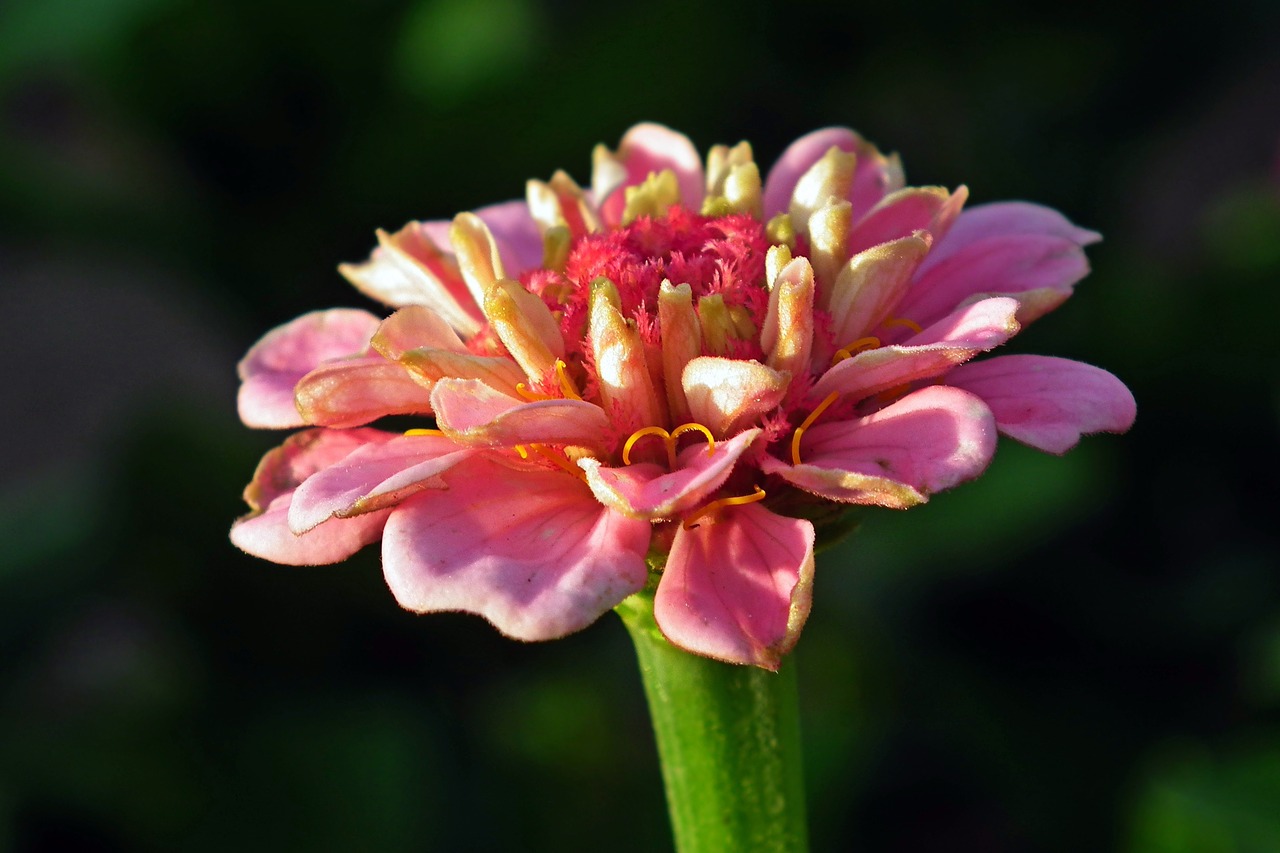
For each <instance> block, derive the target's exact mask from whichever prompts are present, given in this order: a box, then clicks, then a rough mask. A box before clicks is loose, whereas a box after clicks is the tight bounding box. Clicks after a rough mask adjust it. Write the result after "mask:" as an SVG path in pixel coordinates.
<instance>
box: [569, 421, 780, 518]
mask: <svg viewBox="0 0 1280 853" xmlns="http://www.w3.org/2000/svg"><path fill="white" fill-rule="evenodd" d="M758 435H760V430H758V429H752V430H747V431H746V432H743V433H740V434H738V435H736V436H734V437H733V438H732V439H730V440H728V441H717V442H716V445H715V448H714V449H713V450H712V451H711V452H708V451H707V449H706V447H704V446H702V445H699V444H695V445H693V446H690V447H686V448H685V449H684V451H683V452H681V454H680V457H679V467H677V468H676V470H674V471H670V472H668V471H667V470H666V468H665V467H663V466H661V465H654V464H647V463H641V464H636V465H626V466H623V467H621V468H607V467H604V466H602V465H601V464H600V463H599V462H598V461H597V460H595V459H583V460H581V461H580V462H579V463H578V464H579V465H580V466H581V467H582V470H583V471H585V472H586V475H587V485H589V486H590V487H591V491H592V492H593V493H594V494H595V496H596V497H597V498H598V499H599V500H600V502H601V503H603V504H604V505H605V506H608V507H611V508H613V509H616V510H617V511H618V512H621V513H624V514H625V515H629V516H633V517H635V518H644V519H647V520H656V519H662V518H672V517H673V516H676V515H678V514H680V513H682V512H684V511H685V510H689V509H693V508H694V507H696V506H698V505H699V504H702V503H705V502H706V501H707V500H708V499H709V498H710V496H711V493H712V492H714V491H715V490H716V489H718V488H720V487H721V486H722V485H724V482H725V480H727V479H729V475H730V474H731V473H732V472H733V467H734V465H735V463H737V461H738V457H739V456H741V455H742V453H743V451H745V450H746V449H747V448H748V447H750V446H751V443H752V442H753V441H755V439H756V437H757V436H758ZM646 440H648V441H653V442H655V443H657V441H658V440H657V439H656V438H654V439H646Z"/></svg>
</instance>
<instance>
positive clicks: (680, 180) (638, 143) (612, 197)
mask: <svg viewBox="0 0 1280 853" xmlns="http://www.w3.org/2000/svg"><path fill="white" fill-rule="evenodd" d="M617 157H618V159H619V160H620V161H621V163H622V166H623V168H625V169H626V173H627V174H626V178H625V180H624V181H623V183H622V184H621V185H615V186H611V187H607V188H606V192H605V193H604V194H603V195H601V196H598V198H599V199H600V202H601V212H602V213H604V215H605V217H606V219H607V220H608V221H610V222H617V221H618V220H619V219H621V216H622V208H623V204H624V201H623V195H624V193H623V190H624V189H625V188H626V187H632V186H637V185H639V184H642V183H644V181H645V179H646V178H648V177H649V175H650V174H652V173H655V172H661V171H662V170H663V169H670V170H671V171H672V172H674V173H675V176H676V183H677V184H679V186H680V203H681V204H682V205H683V206H684V207H687V208H689V209H690V210H694V211H696V210H698V209H699V208H700V207H701V206H702V197H703V195H704V193H705V187H704V183H705V179H704V177H703V171H702V158H701V157H700V156H698V149H697V148H695V147H694V146H693V143H692V142H690V141H689V137H687V136H685V135H684V134H683V133H679V132H677V131H674V130H672V129H671V128H669V127H664V126H663V125H660V124H653V123H644V124H637V125H635V126H634V127H632V128H631V129H630V130H628V131H627V132H626V134H624V135H623V137H622V141H621V142H620V143H619V144H618V153H617Z"/></svg>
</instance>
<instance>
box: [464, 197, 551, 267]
mask: <svg viewBox="0 0 1280 853" xmlns="http://www.w3.org/2000/svg"><path fill="white" fill-rule="evenodd" d="M475 214H476V216H479V217H480V219H481V220H482V221H483V222H484V224H485V225H488V226H489V233H491V234H493V239H494V240H495V241H496V242H497V244H498V254H500V255H501V256H502V266H503V267H505V269H506V273H507V275H508V276H510V277H511V278H519V277H520V274H521V273H524V272H526V271H528V270H535V269H540V268H541V267H542V232H540V231H539V230H538V225H537V223H536V222H534V221H533V217H532V216H531V215H530V214H529V205H528V204H527V203H526V202H525V201H524V200H523V199H516V200H514V201H505V202H502V203H501V204H493V205H490V206H488V207H482V208H480V209H479V210H477V211H475Z"/></svg>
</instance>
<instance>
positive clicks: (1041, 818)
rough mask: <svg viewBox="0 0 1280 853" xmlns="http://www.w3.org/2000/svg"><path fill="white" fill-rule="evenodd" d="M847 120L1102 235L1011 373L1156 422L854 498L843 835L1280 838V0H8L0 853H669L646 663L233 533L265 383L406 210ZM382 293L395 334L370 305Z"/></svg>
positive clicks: (867, 844) (839, 627)
mask: <svg viewBox="0 0 1280 853" xmlns="http://www.w3.org/2000/svg"><path fill="white" fill-rule="evenodd" d="M639 120H655V121H661V122H664V123H667V124H670V125H672V126H674V127H676V128H678V129H681V130H683V131H685V132H686V133H688V134H689V135H690V136H691V137H692V138H693V140H694V142H695V143H696V144H697V145H698V146H699V148H700V149H702V150H705V149H706V147H707V146H709V145H710V144H712V143H716V142H727V143H733V142H736V141H738V140H739V139H743V138H746V139H749V140H751V141H752V143H753V144H754V146H755V150H756V153H757V158H758V159H759V160H760V162H762V163H766V164H767V163H769V162H771V161H772V160H773V158H774V157H776V156H777V155H778V153H779V152H780V151H781V150H782V149H783V147H784V146H785V145H786V143H787V142H789V141H790V140H791V139H793V138H794V137H796V136H799V135H800V134H802V133H804V132H807V131H809V130H811V129H813V128H816V127H820V126H824V125H828V124H847V125H850V126H853V127H855V128H857V129H858V130H860V131H861V132H863V133H864V134H865V135H867V136H868V137H869V138H870V139H872V140H874V141H876V142H878V143H879V144H880V145H881V146H882V147H883V148H885V149H886V150H896V151H898V152H899V153H900V154H901V155H902V157H903V159H904V162H905V164H906V167H907V174H908V178H909V180H910V181H911V182H912V183H916V184H928V183H943V184H948V185H951V186H954V185H956V184H958V183H961V182H963V183H966V184H968V185H969V187H970V189H971V191H972V194H973V199H974V201H976V202H982V201H992V200H999V199H1006V198H1027V199H1032V200H1035V201H1039V202H1042V203H1045V204H1048V205H1051V206H1053V207H1056V208H1059V209H1061V210H1062V211H1064V212H1065V213H1067V215H1069V216H1070V217H1071V218H1072V219H1074V220H1075V221H1077V222H1079V223H1080V224H1082V225H1085V226H1088V227H1091V228H1096V229H1098V230H1100V231H1102V232H1103V233H1104V234H1105V236H1106V241H1105V242H1104V243H1102V244H1101V245H1100V246H1097V247H1094V248H1092V249H1091V250H1090V257H1091V259H1092V261H1093V265H1094V269H1095V272H1094V273H1093V274H1092V275H1091V276H1090V277H1089V278H1088V279H1086V280H1085V281H1084V282H1083V283H1082V284H1081V285H1080V286H1079V288H1078V290H1077V295H1076V296H1075V297H1074V298H1073V299H1072V300H1071V301H1070V302H1068V303H1067V304H1066V306H1064V307H1063V308H1062V309H1061V310H1060V311H1059V312H1057V313H1056V314H1055V315H1053V316H1052V317H1051V318H1049V319H1047V320H1045V321H1043V322H1041V323H1039V324H1037V325H1036V326H1034V327H1032V328H1031V329H1030V330H1029V331H1028V332H1026V333H1025V334H1024V335H1022V336H1020V337H1019V338H1018V339H1017V341H1016V344H1017V348H1018V349H1020V350H1024V351H1031V352H1042V353H1048V354H1055V355H1061V356H1068V357H1074V358H1080V359H1083V360H1087V361H1090V362H1093V363H1097V364H1101V365H1104V366H1106V367H1107V368H1109V369H1111V370H1112V371H1114V372H1115V373H1116V374H1118V375H1119V376H1120V377H1122V378H1123V379H1124V380H1126V381H1127V382H1128V383H1129V384H1130V386H1131V387H1132V388H1133V389H1134V391H1135V393H1136V395H1137V398H1138V402H1139V417H1138V423H1137V426H1136V427H1135V428H1134V429H1133V431H1132V432H1131V433H1130V434H1128V435H1126V436H1124V437H1115V436H1098V437H1094V438H1090V439H1086V440H1085V442H1084V443H1083V445H1082V446H1081V447H1080V448H1078V449H1077V450H1076V451H1073V452H1072V453H1071V454H1069V455H1068V456H1067V457H1065V458H1061V459H1059V458H1054V457H1048V456H1043V455H1039V454H1036V453H1033V452H1029V451H1026V450H1025V449H1023V448H1021V447H1019V446H1015V445H1013V444H1002V446H1001V449H1000V452H999V454H998V455H997V459H996V462H995V464H994V465H993V466H992V468H991V470H990V472H989V473H988V475H987V476H986V477H985V478H984V479H982V480H981V481H979V482H977V483H974V484H971V485H968V486H965V487H962V488H960V489H957V490H955V491H954V492H951V493H948V494H945V495H941V496H939V497H937V498H935V500H934V501H933V502H931V503H930V504H929V505H928V506H926V507H922V508H920V509H917V510H913V511H912V512H910V513H904V514H894V513H890V512H888V511H885V512H882V513H878V514H871V515H869V516H868V517H867V520H866V522H865V524H864V525H863V527H862V529H861V530H860V531H859V532H858V533H857V534H856V535H855V536H854V537H853V538H852V539H851V540H850V541H849V542H848V543H846V544H845V545H843V546H842V547H841V548H840V549H839V550H837V551H835V552H832V553H830V554H827V555H826V557H825V560H824V561H823V562H820V564H819V569H818V575H817V595H816V599H815V605H814V609H813V615H812V617H811V620H810V622H809V625H808V627H807V629H806V632H805V635H804V638H803V640H802V642H801V643H800V646H799V649H798V651H797V652H796V654H795V658H796V661H797V663H798V666H799V668H800V677H801V683H802V692H803V702H804V709H803V712H804V728H805V736H806V750H807V753H808V755H807V761H808V764H807V773H808V784H809V791H810V800H811V822H812V831H813V837H814V849H815V850H816V851H837V850H858V851H903V853H908V852H909V851H940V852H941V851H948V853H955V852H956V851H960V853H964V851H994V853H1005V851H1009V852H1010V853H1012V851H1119V853H1184V851H1185V853H1192V851H1195V853H1199V851H1205V853H1235V851H1241V853H1245V851H1248V852H1249V853H1252V852H1253V851H1259V853H1265V852H1266V851H1280V571H1278V569H1280V567H1278V566H1277V563H1278V560H1277V535H1276V533H1275V520H1276V515H1277V512H1276V511H1277V508H1278V507H1277V503H1278V502H1277V501H1276V499H1275V488H1276V485H1275V484H1276V478H1277V474H1280V465H1277V461H1278V459H1277V457H1278V456H1280V453H1278V452H1277V433H1278V430H1277V422H1278V418H1280V393H1278V392H1280V384H1278V380H1277V368H1280V358H1278V350H1277V335H1276V331H1275V328H1276V319H1277V317H1278V316H1280V298H1278V297H1277V293H1278V291H1280V5H1277V4H1275V3H1274V2H1272V0H1220V2H1217V3H1215V4H1213V5H1212V7H1206V6H1204V5H1203V4H1196V5H1187V6H1185V7H1180V6H1179V5H1178V4H1164V3H1161V4H1155V3H1152V4H1149V5H1143V4H1139V3H1126V2H1119V3H1116V2H1109V3H1097V2H1083V3H1075V4H1052V5H1046V6H1044V7H1042V9H1041V11H1030V10H1029V9H1028V8H1027V7H1026V5H1025V4H1022V3H1014V2H1011V0H1006V2H998V3H991V4H987V5H984V6H981V7H976V6H966V5H964V4H953V3H946V2H937V0H923V2H920V3H915V4H911V5H909V6H904V5H903V4H874V5H872V4H849V3H830V4H784V3H766V2H738V3H708V4H697V3H692V4H690V3H686V2H674V1H673V0H657V2H652V3H648V4H644V5H638V4H627V5H625V6H623V5H619V6H609V5H605V4H591V3H585V2H574V0H363V2H361V1H360V0H334V2H329V3H326V4H303V3H297V2H271V0H268V2H262V0H253V2H250V0H218V2H199V1H198V0H4V2H3V3H0V324H2V325H0V330H2V334H0V352H2V353H3V354H4V356H5V359H4V360H5V363H7V364H10V365H11V366H12V367H13V368H14V369H13V371H12V372H11V373H10V374H9V376H8V378H7V379H6V380H5V383H4V388H5V391H4V394H3V401H4V402H3V409H4V417H3V430H4V440H3V441H2V442H0V851H43V850H72V851H76V850H83V851H134V850H137V851H162V850H175V849H182V850H191V851H221V850H228V849H238V850H251V851H252V850H315V851H328V850H335V851H337V850H353V849H365V850H380V851H421V850H445V851H452V850H503V851H505V850H530V851H533V850H547V851H552V850H554V851H595V850H601V849H609V850H615V851H651V850H664V849H670V842H669V840H668V830H667V824H666V817H665V812H664V806H663V802H662V794H661V785H660V781H659V777H658V769H657V764H656V758H655V756H654V754H653V745H652V740H651V736H650V734H649V729H648V722H647V718H646V714H645V708H644V705H643V698H642V694H641V691H640V687H639V680H638V676H637V674H636V672H635V665H634V660H633V657H632V653H631V650H630V648H629V644H628V640H627V638H626V635H625V633H624V631H623V630H622V628H621V626H620V625H619V624H618V622H617V620H616V619H615V618H614V617H612V616H609V617H606V618H604V619H602V620H601V621H600V622H599V623H598V624H597V625H595V626H594V627H592V628H591V629H590V630H588V631H586V632H584V633H582V634H580V635H577V636H575V637H573V638H570V639H568V640H566V641H563V642H558V643H551V644H544V645H530V646H526V645H520V644H516V643H512V642H509V641H506V640H504V639H502V638H501V637H499V636H498V635H497V634H496V632H494V631H493V630H492V629H491V628H489V627H488V626H487V625H486V624H484V623H483V622H482V621H481V620H479V619H476V618H472V617H466V616H458V615H445V616H433V617H415V616H412V615H409V614H406V613H404V612H401V611H399V610H398V609H397V608H396V606H395V604H394V602H393V601H392V599H391V597H390V595H389V594H388V593H387V592H386V590H385V587H384V584H383V581H382V578H381V575H380V571H379V567H378V555H377V553H376V551H377V549H376V548H374V549H367V550H366V552H364V553H362V554H361V555H359V556H358V557H357V558H356V559H353V560H351V561H350V562H348V563H346V564H344V565H341V566H336V567H324V568H317V569H287V568H280V567H276V566H273V565H269V564H266V563H263V562H259V561H256V560H253V559H251V558H248V557H245V556H243V555H242V554H240V553H239V552H237V551H236V550H235V549H234V548H233V547H232V546H231V545H230V544H229V543H228V542H227V539H226V531H227V527H228V526H229V524H230V522H231V520H232V519H233V518H234V517H236V516H237V515H239V514H240V513H241V512H242V511H243V506H242V504H241V502H240V497H239V493H240V489H241V487H242V486H243V485H244V483H245V482H246V481H247V480H248V478H249V476H250V474H251V472H252V471H253V467H254V465H255V463H256V461H257V459H258V457H259V456H260V455H261V454H262V452H263V451H265V450H266V449H267V448H269V447H271V446H273V445H274V444H275V443H277V442H278V440H279V438H280V436H279V435H273V434H266V433H256V432H251V431H249V430H247V429H245V428H243V427H241V426H240V425H239V423H238V421H237V420H236V417H235V406H234V393H235V379H234V365H235V362H236V360H237V359H238V358H239V357H240V355H241V354H242V353H243V351H244V350H245V349H246V348H247V347H248V346H249V345H250V344H251V343H252V342H253V341H254V340H256V338H257V337H258V336H259V335H260V334H262V333H263V332H264V331H266V330H267V329H268V328H270V327H272V326H274V325H276V324H279V323H281V322H284V321H285V320H288V319H290V318H292V317H294V316H295V315H297V314H300V313H302V312H304V311H308V310H312V309H315V308H321V307H330V306H337V305H356V306H361V305H366V303H365V302H364V301H363V300H362V298H361V297H359V296H358V295H357V294H356V293H355V292H354V291H352V290H351V289H349V287H348V286H347V285H346V284H345V283H344V282H343V281H342V280H341V278H340V277H339V276H338V275H337V273H336V272H335V269H334V267H335V266H336V264H337V263H338V262H340V261H352V260H360V259H362V258H364V257H365V256H366V254H367V253H368V251H369V249H370V248H371V246H372V245H373V229H374V228H375V227H379V226H381V227H385V228H395V227H398V226H399V225H400V224H401V223H403V222H404V221H406V220H408V219H410V218H444V217H448V216H451V215H452V214H453V213H454V212H456V211H458V210H461V209H466V208H469V207H475V206H479V205H481V204H483V203H487V202H492V201H498V200H503V199H506V198H511V197H514V196H518V195H520V194H522V192H523V186H524V181H525V180H526V179H527V178H529V177H541V178H544V179H545V178H546V177H548V176H549V175H550V174H551V172H552V171H553V170H554V169H556V168H561V167H563V168H565V169H567V170H568V171H569V172H570V173H571V174H573V175H574V176H575V177H577V178H578V179H579V180H580V181H586V180H587V179H588V178H589V165H590V160H589V153H590V149H591V146H592V145H594V144H595V143H597V142H606V143H609V144H611V145H612V144H614V143H616V141H617V139H618V138H619V136H620V135H621V133H622V132H623V131H624V130H625V129H626V128H627V127H628V126H629V125H630V124H631V123H633V122H635V121H639ZM368 307H372V306H368Z"/></svg>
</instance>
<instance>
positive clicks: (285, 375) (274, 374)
mask: <svg viewBox="0 0 1280 853" xmlns="http://www.w3.org/2000/svg"><path fill="white" fill-rule="evenodd" d="M378 322H379V321H378V318H377V317H375V316H374V315H372V314H370V313H369V312H368V311H360V310H357V309H354V308H335V309H333V310H330V311H313V312H311V313H310V314H303V315H302V316H301V317H299V318H297V319H296V320H293V321H291V322H289V323H286V324H284V325H283V326H279V327H277V328H275V329H273V330H271V331H270V332H268V333H267V334H266V335H265V336H264V337H263V338H262V339H261V340H260V341H258V342H257V343H256V344H254V345H253V346H252V347H251V348H250V349H249V352H248V353H247V354H246V355H245V357H244V358H243V359H241V361H240V364H239V365H238V367H237V370H238V372H239V374H240V379H241V380H242V384H241V385H240V393H239V397H238V399H237V405H238V407H239V410H240V419H241V420H242V421H244V422H245V424H246V425H248V426H251V427H263V428H267V429H288V428H291V427H299V426H302V425H303V420H302V416H301V415H299V414H298V408H297V406H295V405H294V402H293V388H294V386H295V385H297V384H298V380H299V379H301V378H302V377H303V376H305V375H306V374H307V373H308V372H309V371H310V370H312V369H314V368H316V367H318V366H319V365H320V364H322V363H323V362H325V361H327V360H329V359H334V358H346V357H347V356H351V355H356V354H361V353H364V352H366V351H367V350H368V349H369V339H370V338H371V337H373V333H374V331H376V330H377V328H378Z"/></svg>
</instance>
